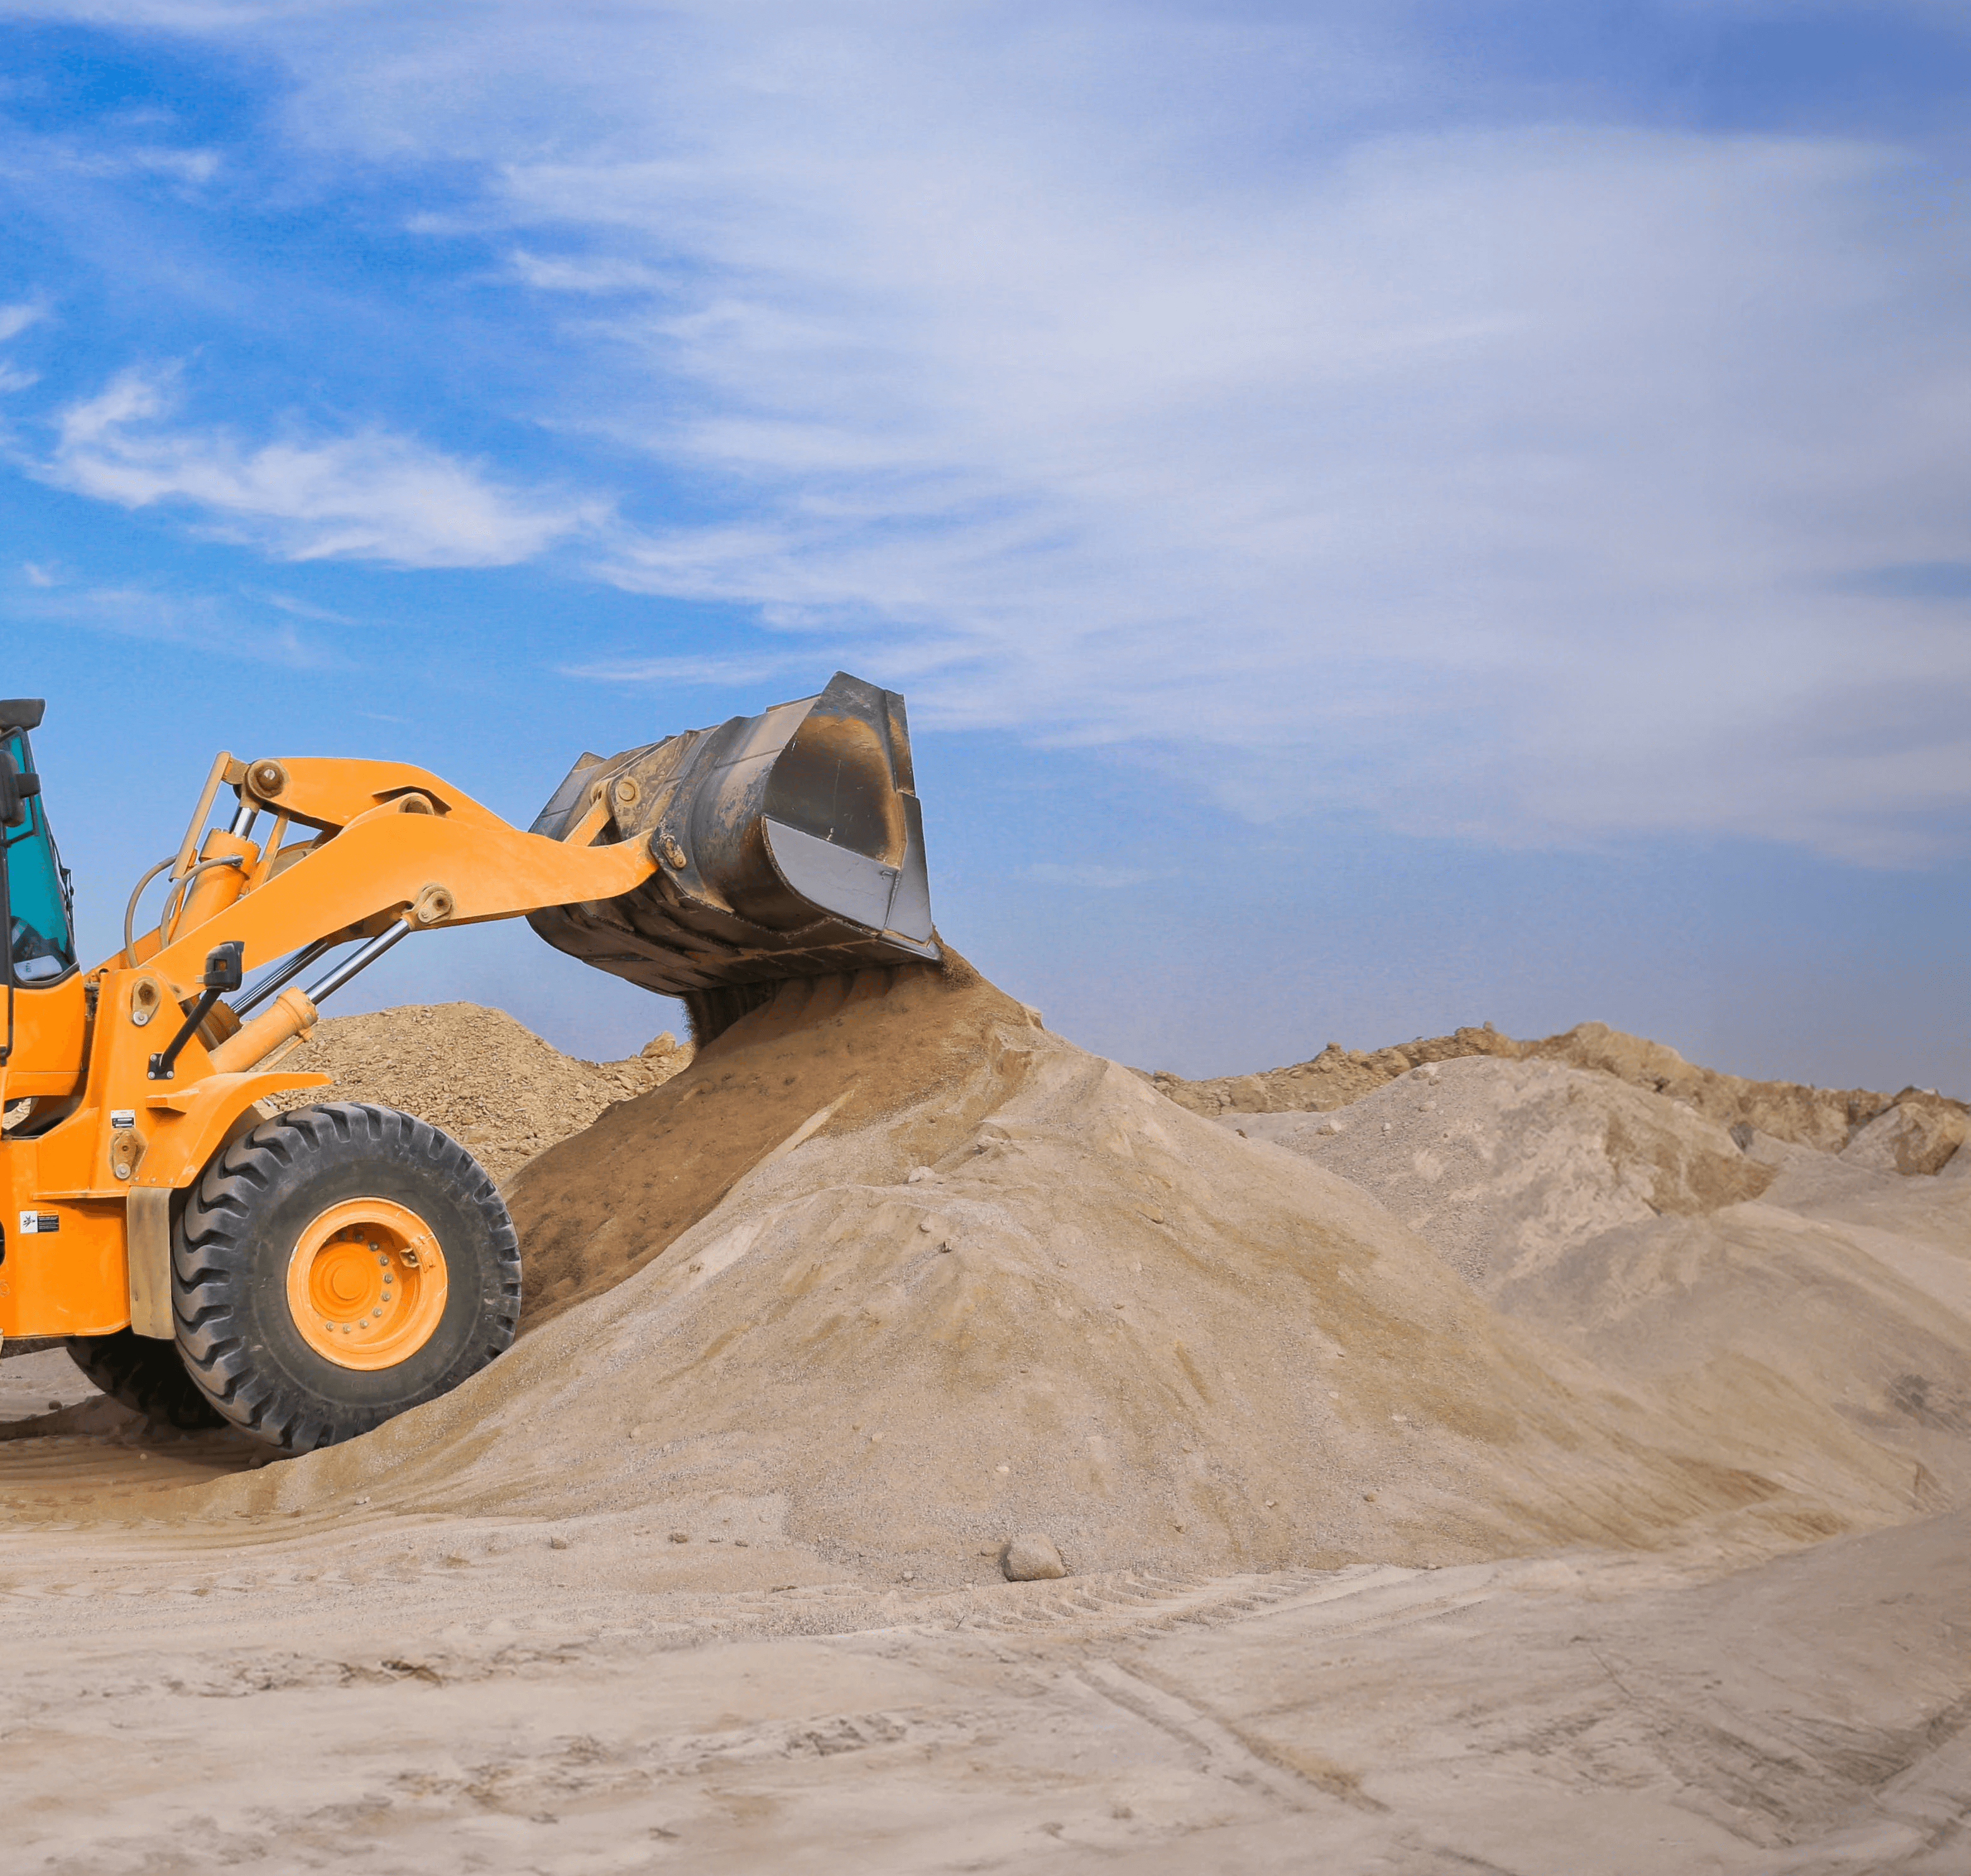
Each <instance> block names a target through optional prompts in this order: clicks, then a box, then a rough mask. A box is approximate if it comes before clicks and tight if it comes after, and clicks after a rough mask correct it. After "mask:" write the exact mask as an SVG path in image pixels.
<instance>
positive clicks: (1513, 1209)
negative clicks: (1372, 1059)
mask: <svg viewBox="0 0 1971 1876" xmlns="http://www.w3.org/2000/svg"><path fill="white" fill-rule="evenodd" d="M1220 1125H1222V1126H1226V1127H1233V1128H1235V1129H1236V1130H1239V1131H1240V1132H1243V1134H1246V1136H1247V1137H1250V1138H1254V1139H1264V1140H1273V1141H1275V1142H1276V1143H1277V1144H1279V1145H1281V1146H1283V1147H1288V1148H1289V1149H1291V1150H1293V1151H1295V1152H1297V1153H1302V1154H1304V1155H1305V1156H1306V1157H1308V1158H1309V1159H1311V1160H1314V1161H1315V1163H1317V1164H1318V1165H1321V1166H1326V1167H1327V1168H1328V1170H1330V1171H1331V1172H1334V1173H1340V1174H1341V1176H1342V1177H1343V1178H1344V1179H1348V1180H1350V1181H1351V1182H1352V1183H1354V1184H1356V1185H1357V1186H1361V1187H1363V1189H1365V1190H1366V1191H1368V1192H1373V1193H1374V1195H1375V1196H1376V1198H1377V1199H1380V1201H1381V1202H1382V1203H1383V1204H1384V1205H1386V1206H1388V1207H1389V1209H1390V1210H1391V1211H1392V1212H1394V1213H1395V1214H1396V1216H1397V1217H1398V1218H1399V1219H1401V1220H1402V1221H1403V1223H1404V1224H1406V1225H1408V1226H1409V1228H1410V1229H1411V1230H1412V1231H1414V1232H1417V1233H1418V1234H1419V1235H1420V1236H1422V1238H1425V1240H1427V1241H1429V1244H1430V1245H1432V1248H1434V1249H1435V1250H1436V1251H1438V1254H1440V1255H1441V1256H1442V1257H1443V1258H1445V1259H1446V1261H1448V1262H1449V1263H1450V1264H1451V1265H1452V1266H1453V1267H1454V1268H1455V1269H1456V1270H1458V1272H1459V1273H1460V1274H1461V1275H1463V1276H1464V1277H1465V1278H1466V1279H1467V1280H1468V1281H1470V1282H1471V1284H1473V1285H1474V1286H1475V1287H1477V1289H1478V1290H1479V1291H1480V1292H1481V1294H1491V1293H1492V1292H1493V1291H1494V1290H1497V1289H1498V1288H1499V1287H1500V1286H1501V1285H1503V1284H1506V1283H1507V1282H1509V1281H1512V1280H1513V1279H1514V1278H1516V1277H1523V1276H1526V1275H1527V1274H1530V1273H1531V1272H1532V1271H1536V1270H1538V1269H1539V1268H1542V1267H1543V1265H1544V1264H1548V1263H1550V1262H1551V1261H1552V1260H1553V1259H1554V1258H1556V1257H1557V1256H1559V1254H1561V1253H1562V1251H1566V1250H1569V1249H1570V1248H1572V1247H1574V1246H1575V1245H1578V1244H1582V1243H1584V1242H1585V1241H1587V1240H1588V1239H1589V1238H1593V1237H1595V1236H1596V1235H1598V1234H1599V1233H1601V1232H1605V1231H1611V1230H1613V1229H1614V1228H1615V1227H1616V1226H1618V1225H1634V1224H1640V1223H1644V1222H1648V1221H1650V1220H1652V1219H1656V1218H1657V1217H1659V1216H1660V1215H1662V1214H1663V1213H1666V1212H1668V1213H1671V1214H1676V1215H1699V1214H1702V1213H1706V1212H1715V1211H1716V1210H1718V1209H1719V1208H1720V1207H1721V1206H1727V1205H1733V1204H1736V1203H1738V1202H1740V1201H1741V1200H1744V1199H1754V1198H1757V1197H1758V1196H1759V1194H1760V1193H1761V1192H1764V1190H1765V1189H1766V1188H1767V1186H1769V1185H1771V1183H1772V1181H1773V1178H1774V1169H1773V1168H1772V1167H1771V1166H1763V1165H1761V1164H1759V1163H1757V1162H1755V1161H1754V1160H1749V1159H1748V1158H1747V1157H1745V1153H1743V1152H1742V1151H1741V1150H1740V1148H1739V1147H1738V1144H1737V1142H1736V1141H1735V1140H1733V1138H1732V1136H1731V1135H1730V1134H1728V1133H1727V1132H1726V1131H1725V1129H1724V1128H1722V1127H1719V1126H1717V1125H1716V1124H1714V1123H1713V1122H1712V1121H1706V1120H1704V1119H1702V1118H1700V1117H1699V1116H1698V1115H1696V1114H1693V1113H1692V1112H1691V1111H1690V1110H1689V1108H1686V1107H1683V1106H1682V1105H1680V1104H1678V1103H1677V1102H1676V1101H1670V1100H1668V1099H1666V1098H1665V1097H1664V1096H1663V1095H1652V1094H1646V1093H1644V1091H1642V1090H1641V1089H1640V1088H1631V1087H1629V1086H1627V1085H1624V1083H1622V1082H1618V1081H1615V1080H1613V1079H1612V1078H1610V1077H1609V1076H1608V1075H1601V1074H1597V1073H1594V1072H1591V1071H1588V1070H1585V1069H1569V1068H1563V1067H1562V1066H1561V1065H1559V1064H1558V1063H1556V1062H1540V1061H1533V1062H1512V1061H1504V1060H1500V1059H1497V1058H1495V1057H1490V1056H1468V1057H1465V1058H1464V1059H1459V1060H1453V1061H1449V1062H1443V1063H1441V1064H1440V1063H1437V1062H1432V1063H1431V1064H1429V1065H1427V1066H1425V1067H1424V1068H1422V1069H1415V1070H1412V1072H1410V1073H1409V1074H1408V1075H1404V1076H1403V1077H1402V1078H1401V1079H1399V1080H1398V1081H1395V1082H1389V1083H1388V1084H1386V1085H1385V1086H1383V1087H1382V1088H1379V1089H1377V1090H1376V1091H1375V1092H1374V1093H1373V1094H1370V1095H1365V1096H1363V1098H1361V1099H1360V1100H1359V1101H1355V1102H1354V1103H1353V1104H1351V1105H1350V1106H1349V1107H1348V1108H1347V1109H1346V1110H1345V1111H1341V1112H1334V1111H1331V1112H1329V1113H1328V1114H1318V1115H1317V1114H1233V1115H1227V1116H1223V1117H1220Z"/></svg>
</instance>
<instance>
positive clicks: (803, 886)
mask: <svg viewBox="0 0 1971 1876" xmlns="http://www.w3.org/2000/svg"><path fill="white" fill-rule="evenodd" d="M598 790H599V791H600V795H599V798H600V799H601V800H602V801H605V802H606V803H607V804H608V811H609V814H610V817H611V818H610V821H608V823H607V824H604V826H603V827H602V828H601V831H600V832H599V833H598V834H596V835H595V839H597V840H602V841H610V840H642V841H644V842H646V843H648V846H649V847H650V853H651V855H652V856H653V858H654V859H655V860H656V861H657V870H656V873H654V874H653V875H652V876H651V877H650V880H649V881H648V883H646V884H645V885H643V886H640V887H639V888H638V889H637V890H636V891H635V892H630V893H626V894H624V896H623V897H622V898H621V899H607V900H600V901H591V902H588V903H585V904H582V905H556V906H552V907H549V908H548V909H546V910H544V911H541V912H530V913H529V915H528V917H527V922H528V923H529V925H532V926H533V928H534V929H535V930H536V931H538V932H539V934H540V935H541V936H542V938H546V940H547V941H548V942H549V944H550V945H554V946H555V947H556V948H558V949H559V950H562V951H567V952H568V953H569V954H571V955H572V956H573V957H576V958H581V959H582V961H583V962H584V963H585V964H594V965H595V967H596V968H597V969H598V970H601V971H609V972H611V973H612V974H614V975H615V976H617V977H626V978H627V979H628V980H629V981H630V982H631V983H632V984H641V985H642V986H643V987H644V988H645V989H646V990H655V991H657V992H658V993H660V994H662V995H664V996H667V997H683V999H684V1000H685V1002H686V1006H687V1007H689V1010H690V1011H691V1013H692V1026H693V1028H694V1030H695V1031H696V1033H697V1034H698V1036H699V1040H701V1041H705V1040H709V1038H710V1037H711V1036H713V1035H715V1034H717V1033H718V1031H719V1030H720V1029H724V1028H725V1026H727V1025H728V1023H731V1022H733V1021H735V1020H737V1018H738V1016H741V1014H743V1013H744V1012H745V1010H748V1009H750V1008H751V1007H754V1005H756V1004H757V1003H761V1002H763V1001H764V1000H765V997H766V996H767V994H768V993H770V992H769V990H768V988H767V987H770V986H771V985H773V984H777V983H780V982H782V981H784V980H786V979H787V978H790V977H827V976H832V975H833V974H836V973H837V972H841V971H857V970H862V969H864V968H866V967H868V966H870V965H872V964H897V963H900V962H901V961H904V960H905V959H920V960H928V961H935V960H936V959H937V958H938V956H939V951H938V946H937V938H936V935H935V934H934V932H933V928H932V925H931V916H930V882H929V879H928V878H927V875H926V873H925V869H924V821H923V816H922V814H921V812H920V809H919V807H918V804H917V795H916V793H915V784H914V779H913V778H912V775H911V739H910V731H909V729H908V727H907V725H906V723H905V721H904V700H903V699H902V698H901V697H899V696H898V694H897V693H895V692H894V691H892V690H881V689H879V688H878V687H877V686H875V684H865V683H864V682H863V681H862V680H861V679H860V678H858V677H850V676H849V674H847V673H846V672H845V671H837V672H836V674H835V675H834V677H832V678H831V679H830V680H829V684H828V688H827V689H826V690H823V692H821V693H820V694H819V696H817V697H800V698H797V700H795V701H794V702H793V703H779V704H776V705H775V706H774V707H773V708H772V709H771V710H767V711H765V712H764V713H762V714H761V715H760V716H735V717H732V718H731V719H729V720H728V721H727V722H725V723H721V724H719V725H718V726H717V727H716V728H715V729H689V730H686V731H685V732H683V734H682V735H679V736H669V737H666V739H664V740H663V742H653V743H648V744H646V745H645V746H643V748H641V749H628V750H625V751H624V752H623V753H622V754H621V755H612V756H609V757H608V758H604V757H601V756H596V755H585V756H583V757H582V759H581V760H580V761H579V762H577V763H576V764H575V767H574V768H572V770H571V771H570V772H568V778H567V779H566V780H565V781H563V782H562V785H561V786H560V787H559V788H557V789H556V790H555V793H554V797H553V798H552V800H551V801H549V803H548V804H547V806H546V807H545V808H543V809H542V811H541V813H540V815H539V818H538V819H536V821H535V822H534V824H533V829H532V831H533V832H534V833H536V834H545V835H546V836H547V837H549V839H551V840H560V839H562V838H564V837H566V835H567V834H568V832H569V830H572V829H573V828H574V827H575V826H576V825H577V824H578V823H579V822H580V821H582V817H583V816H584V815H585V814H588V812H589V811H590V808H591V804H593V803H595V801H597V800H598Z"/></svg>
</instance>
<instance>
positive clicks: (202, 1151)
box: [131, 1069, 334, 1194]
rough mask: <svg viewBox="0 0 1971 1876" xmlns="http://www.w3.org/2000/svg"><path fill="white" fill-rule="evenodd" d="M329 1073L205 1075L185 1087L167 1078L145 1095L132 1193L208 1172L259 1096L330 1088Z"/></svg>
mask: <svg viewBox="0 0 1971 1876" xmlns="http://www.w3.org/2000/svg"><path fill="white" fill-rule="evenodd" d="M333 1080H334V1076H333V1075H298V1074H283V1073H282V1072H280V1071H279V1070H278V1069H276V1070H274V1071H272V1072H267V1073H264V1074H258V1075H256V1074H250V1073H249V1074H241V1075H203V1076H201V1077H200V1078H199V1079H198V1080H197V1081H196V1082H191V1083H189V1084H187V1085H186V1086H185V1087H183V1088H174V1087H172V1086H171V1085H169V1084H168V1083H167V1084H165V1085H163V1086H162V1087H161V1089H160V1091H158V1093H156V1094H154V1095H149V1096H148V1097H147V1098H145V1101H144V1104H143V1106H142V1109H141V1110H140V1111H139V1113H138V1120H137V1127H138V1131H139V1132H140V1133H141V1134H142V1135H143V1136H144V1144H143V1152H142V1157H141V1158H140V1159H139V1160H138V1161H137V1165H136V1170H135V1174H134V1176H133V1177H132V1179H131V1190H132V1193H133V1194H134V1193H135V1192H139V1191H142V1190H143V1189H145V1188H146V1187H155V1186H167V1187H169V1188H170V1189H173V1190H174V1191H178V1190H182V1189H184V1187H186V1186H189V1185H191V1183H192V1182H193V1181H194V1180H195V1179H197V1177H198V1176H199V1175H200V1173H202V1172H204V1170H205V1169H206V1166H207V1164H208V1163H209V1162H210V1160H211V1159H212V1157H213V1154H214V1153H217V1152H218V1151H219V1150H220V1148H222V1147H223V1146H224V1145H225V1144H226V1140H227V1139H228V1138H229V1137H230V1136H231V1134H232V1132H233V1125H234V1123H235V1122H236V1121H238V1120H239V1117H241V1116H242V1115H243V1114H245V1113H246V1110H247V1109H248V1108H250V1107H252V1104H254V1102H255V1101H259V1100H262V1099H263V1098H265V1097H266V1096H267V1095H278V1094H281V1093H283V1092H285V1091H287V1090H288V1089H290V1088H326V1087H327V1086H328V1085H329V1083H330V1082H332V1081H333Z"/></svg>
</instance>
